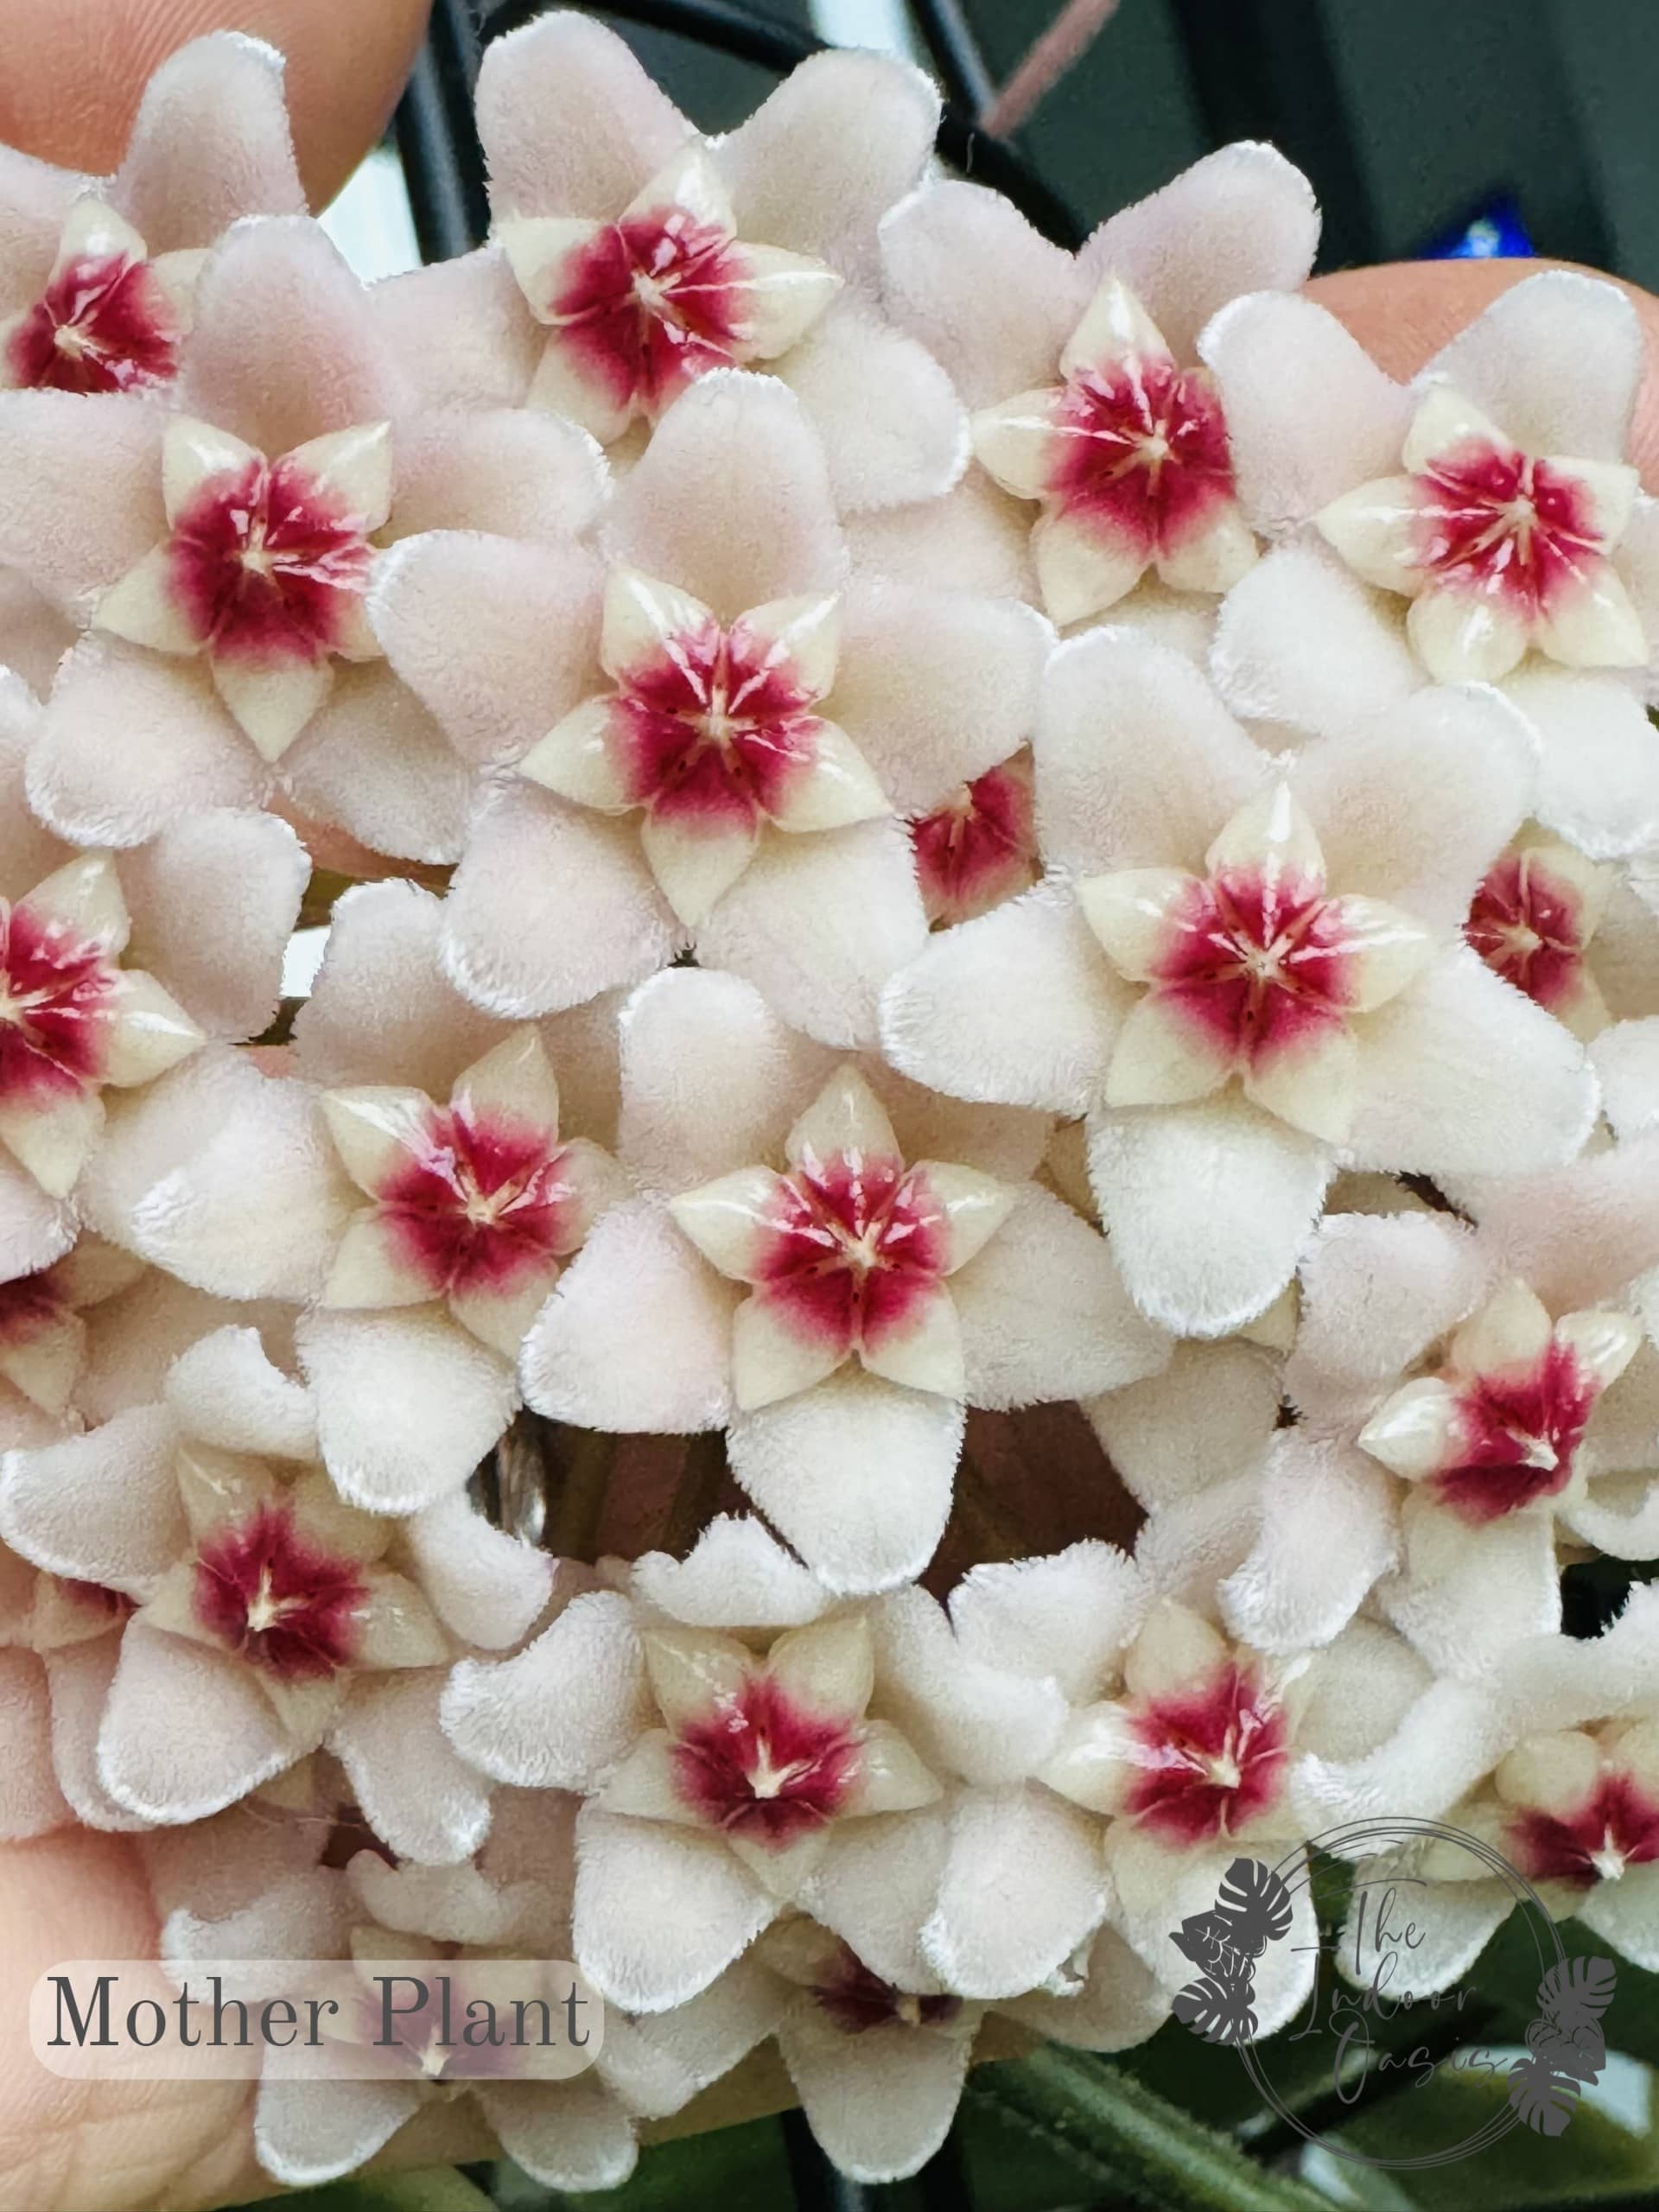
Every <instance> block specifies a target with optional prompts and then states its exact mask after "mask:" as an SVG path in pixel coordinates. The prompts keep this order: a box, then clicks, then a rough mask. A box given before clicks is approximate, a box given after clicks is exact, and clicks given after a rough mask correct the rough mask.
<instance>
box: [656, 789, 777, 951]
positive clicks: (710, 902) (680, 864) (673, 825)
mask: <svg viewBox="0 0 1659 2212" xmlns="http://www.w3.org/2000/svg"><path fill="white" fill-rule="evenodd" d="M759 834H760V832H759V828H758V825H757V824H756V823H753V821H750V822H747V823H740V822H723V821H712V822H709V823H697V822H696V821H695V820H694V819H692V818H690V817H686V816H683V815H671V814H668V813H664V812H659V813H655V814H648V815H647V816H646V817H645V821H644V823H642V824H641V826H640V831H639V845H640V849H641V851H642V852H643V853H644V854H645V859H646V861H647V862H648V863H649V865H650V868H651V873H652V877H653V879H654V880H655V882H656V885H657V887H658V890H659V891H660V892H661V893H662V894H663V896H664V899H667V901H668V903H669V905H670V906H671V907H672V908H673V910H674V912H675V915H676V918H677V919H678V920H679V921H680V922H681V923H683V925H684V926H685V927H686V928H687V929H695V928H696V927H697V926H698V925H701V924H702V923H705V922H707V921H708V919H709V916H710V914H711V913H712V912H713V911H714V909H715V906H716V905H717V904H718V903H719V901H720V900H721V899H723V898H724V897H725V895H726V893H728V891H729V890H730V889H731V887H732V886H733V885H734V883H735V882H736V881H737V880H738V878H739V877H740V876H741V874H743V873H744V871H745V869H746V868H747V867H748V865H749V862H750V861H751V860H752V859H753V856H754V852H755V846H756V841H757V838H758V836H759Z"/></svg>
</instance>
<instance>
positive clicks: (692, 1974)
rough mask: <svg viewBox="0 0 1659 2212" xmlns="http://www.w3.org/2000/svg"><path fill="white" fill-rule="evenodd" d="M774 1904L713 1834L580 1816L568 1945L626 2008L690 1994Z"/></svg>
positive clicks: (591, 1812) (754, 1931)
mask: <svg viewBox="0 0 1659 2212" xmlns="http://www.w3.org/2000/svg"><path fill="white" fill-rule="evenodd" d="M776 1910H777V1907H776V1905H775V1904H773V1902H772V1899H771V1898H770V1897H767V1896H766V1892H765V1891H764V1890H762V1888H761V1887H760V1884H759V1883H758V1882H757V1881H756V1880H755V1879H754V1878H753V1875H751V1874H750V1873H749V1872H747V1869H746V1868H745V1867H744V1866H742V1865H741V1862H740V1861H739V1860H738V1859H736V1858H735V1857H734V1854H733V1853H732V1852H731V1851H730V1850H729V1849H728V1847H727V1846H726V1844H725V1842H724V1841H723V1840H721V1838H720V1837H718V1836H712V1835H701V1834H696V1832H694V1831H691V1830H689V1829H685V1828H680V1827H668V1826H666V1825H665V1824H663V1823H659V1822H657V1821H636V1820H631V1819H628V1818H627V1817H626V1816H624V1815H616V1814H608V1813H602V1812H600V1811H599V1810H597V1809H596V1808H588V1810H587V1811H585V1812H584V1813H583V1815H582V1819H581V1821H580V1823H579V1825H578V1829H577V1871H576V1902H575V1915H574V1919H573V1923H572V1938H573V1942H574V1947H575V1954H576V1957H577V1960H578V1961H579V1963H580V1964H581V1967H582V1972H583V1973H584V1974H586V1975H587V1976H588V1980H590V1981H591V1982H592V1983H593V1984H594V1987H595V1988H597V1989H598V1990H599V1991H600V1993H601V1995H603V1996H605V1997H607V1998H608V1999H610V2001H611V2002H612V2003H613V2004H615V2005H620V2006H621V2007H622V2008H623V2010H624V2011H625V2012H667V2011H669V2010H670V2009H671V2007H673V2006H674V2005H683V2004H684V2003H685V2002H686V2000H687V1999H689V1998H692V1997H695V1996H696V1994H697V1993H698V1992H699V1991H700V1990H703V1989H706V1988H707V1987H708V1986H709V1983H710V1982H712V1981H713V1980H715V1976H716V1975H717V1974H721V1972H723V1971H724V1969H725V1968H726V1967H728V1966H729V1965H730V1964H731V1963H732V1961H733V1960H734V1959H735V1958H737V1957H738V1956H739V1955H741V1953H742V1952H743V1951H744V1950H746V1949H747V1947H748V1945H749V1944H750V1943H751V1942H753V1939H754V1938H755V1936H758V1935H759V1934H760V1930H761V1929H763V1928H764V1927H766V1924H767V1923H768V1922H769V1921H770V1920H771V1919H772V1917H773V1916H774V1914H775V1913H776Z"/></svg>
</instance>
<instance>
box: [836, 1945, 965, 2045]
mask: <svg viewBox="0 0 1659 2212" xmlns="http://www.w3.org/2000/svg"><path fill="white" fill-rule="evenodd" d="M812 1994H813V1996H814V1997H815V1998H816V1999H817V2003H818V2007H819V2010H820V2011H822V2012H827V2013H828V2014H829V2018H831V2019H832V2020H833V2021H834V2022H835V2024H836V2026H837V2027H838V2028H840V2029H842V2031H843V2032H844V2033H846V2034H848V2035H851V2036H856V2035H864V2034H867V2033H868V2031H869V2030H870V2029H872V2028H884V2027H891V2026H893V2025H895V2024H898V2025H902V2026H905V2027H912V2028H928V2027H941V2026H943V2025H944V2024H946V2023H947V2022H948V2021H950V2020H954V2019H955V2018H956V2017H957V2013H958V2012H961V2010H962V1999H960V1998H959V1997H947V1996H944V1995H934V1996H918V1995H916V1994H914V1993H912V1992H911V1991H910V1990H907V1989H898V1988H895V1987H894V1986H893V1983H892V1982H890V1981H883V1980H882V1979H881V1977H880V1974H872V1973H871V1971H870V1969H869V1968H868V1967H867V1966H866V1965H865V1964H864V1962H863V1961H862V1960H861V1959H860V1958H857V1957H855V1955H854V1954H853V1953H852V1952H851V1951H850V1950H849V1949H848V1948H847V1947H846V1945H845V1944H842V1947H841V1950H840V1953H839V1955H838V1956H837V1957H836V1960H835V1961H834V1963H833V1965H832V1966H831V1967H829V1969H828V1970H827V1971H826V1973H825V1976H824V1979H823V1980H822V1981H819V1982H817V1983H815V1984H814V1985H813V1989H812Z"/></svg>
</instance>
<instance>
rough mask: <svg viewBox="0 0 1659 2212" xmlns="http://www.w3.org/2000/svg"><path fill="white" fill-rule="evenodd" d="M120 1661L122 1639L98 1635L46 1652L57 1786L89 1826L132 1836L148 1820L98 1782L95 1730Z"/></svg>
mask: <svg viewBox="0 0 1659 2212" xmlns="http://www.w3.org/2000/svg"><path fill="white" fill-rule="evenodd" d="M120 1657H121V1638H120V1637H117V1636H100V1637H94V1638H93V1639H92V1641H91V1642H89V1643H79V1644H76V1645H74V1646H73V1648H72V1649H69V1650H65V1651H54V1652H52V1653H50V1654H48V1657H47V1661H46V1675H47V1683H48V1688H49V1689H50V1692H51V1697H52V1760H53V1764H54V1767H55V1768H56V1770H57V1776H58V1784H59V1787H60V1789H62V1791H63V1794H64V1796H66V1797H67V1799H68V1801H69V1802H70V1804H71V1805H72V1806H73V1808H74V1813H75V1817H76V1819H77V1820H79V1821H81V1822H83V1823H84V1824H85V1826H86V1827H92V1828H106V1829H111V1830H114V1831H116V1832H118V1833H121V1832H128V1833H130V1832H131V1831H133V1830H136V1829H142V1828H143V1827H147V1826H148V1822H146V1821H143V1820H142V1819H141V1818H140V1817H139V1816H138V1815H137V1814H134V1813H129V1812H126V1811H124V1809H123V1808H122V1807H121V1806H119V1805H118V1804H117V1803H116V1802H115V1800H114V1799H113V1798H112V1797H111V1796H110V1795H109V1792H108V1791H107V1790H106V1789H105V1787H104V1785H103V1783H101V1782H100V1781H99V1778H98V1737H99V1728H100V1726H102V1723H103V1719H104V1708H105V1705H106V1704H107V1703H108V1700H109V1694H110V1685H111V1681H113V1680H114V1677H115V1671H116V1668H117V1667H118V1664H119V1662H120Z"/></svg>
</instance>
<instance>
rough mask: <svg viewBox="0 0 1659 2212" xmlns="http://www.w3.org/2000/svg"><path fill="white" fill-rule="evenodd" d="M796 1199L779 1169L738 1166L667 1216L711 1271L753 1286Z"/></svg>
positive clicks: (674, 1204)
mask: <svg viewBox="0 0 1659 2212" xmlns="http://www.w3.org/2000/svg"><path fill="white" fill-rule="evenodd" d="M793 1197H794V1192H793V1188H792V1185H791V1184H790V1183H789V1182H788V1181H786V1180H785V1178H784V1177H783V1176H781V1175H779V1173H777V1171H776V1170H775V1169H774V1168H771V1167H764V1166H753V1167H739V1168H734V1170H733V1171H732V1172H731V1173H729V1174H727V1175H721V1176H719V1177H717V1178H716V1179H715V1180H714V1181H713V1182H710V1183H702V1184H699V1185H697V1187H696V1189H695V1190H691V1191H685V1192H682V1193H681V1194H680V1195H679V1196H678V1197H677V1198H671V1199H670V1200H669V1202H668V1211H669V1212H670V1213H671V1215H672V1217H673V1219H674V1224H675V1226H676V1227H677V1229H678V1230H680V1231H681V1232H682V1234H683V1235H684V1236H689V1237H690V1240H691V1242H692V1243H694V1244H695V1245H696V1248H697V1249H698V1251H699V1252H701V1253H702V1256H703V1258H704V1259H705V1260H707V1261H708V1262H709V1264H710V1265H711V1266H713V1267H715V1268H719V1270H720V1272H721V1274H723V1275H728V1276H729V1277H730V1278H731V1280H732V1281H734V1282H744V1283H754V1282H762V1281H766V1274H767V1262H769V1260H770V1259H771V1257H772V1254H771V1249H770V1247H771V1243H772V1239H773V1237H774V1236H776V1234H777V1227H776V1224H777V1223H778V1221H779V1217H780V1214H781V1213H782V1212H783V1211H785V1210H786V1209H788V1208H789V1206H790V1205H791V1199H792V1198H793ZM824 1371H825V1372H827V1371H828V1370H824Z"/></svg>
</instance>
